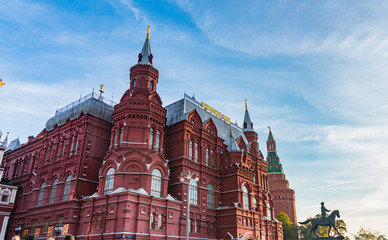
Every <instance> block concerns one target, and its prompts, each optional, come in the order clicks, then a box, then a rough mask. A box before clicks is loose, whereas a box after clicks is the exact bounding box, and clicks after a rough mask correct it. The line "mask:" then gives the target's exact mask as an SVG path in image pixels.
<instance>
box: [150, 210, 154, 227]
mask: <svg viewBox="0 0 388 240" xmlns="http://www.w3.org/2000/svg"><path fill="white" fill-rule="evenodd" d="M150 228H151V229H155V214H154V213H150Z"/></svg>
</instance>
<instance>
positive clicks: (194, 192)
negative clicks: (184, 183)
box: [189, 179, 198, 205]
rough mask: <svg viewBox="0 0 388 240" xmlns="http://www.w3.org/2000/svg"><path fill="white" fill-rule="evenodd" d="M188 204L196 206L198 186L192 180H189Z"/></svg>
mask: <svg viewBox="0 0 388 240" xmlns="http://www.w3.org/2000/svg"><path fill="white" fill-rule="evenodd" d="M189 189H190V204H193V205H197V204H198V184H197V182H196V181H195V180H194V179H190V188H189Z"/></svg>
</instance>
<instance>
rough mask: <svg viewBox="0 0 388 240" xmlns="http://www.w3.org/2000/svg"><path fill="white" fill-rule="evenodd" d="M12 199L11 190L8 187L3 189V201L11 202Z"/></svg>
mask: <svg viewBox="0 0 388 240" xmlns="http://www.w3.org/2000/svg"><path fill="white" fill-rule="evenodd" d="M10 199H11V190H9V189H8V188H6V189H3V190H2V191H1V202H3V203H9V200H10Z"/></svg>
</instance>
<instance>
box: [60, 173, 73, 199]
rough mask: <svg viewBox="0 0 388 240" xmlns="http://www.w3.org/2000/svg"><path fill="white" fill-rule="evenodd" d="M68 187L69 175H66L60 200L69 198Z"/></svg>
mask: <svg viewBox="0 0 388 240" xmlns="http://www.w3.org/2000/svg"><path fill="white" fill-rule="evenodd" d="M70 187H71V175H69V176H67V178H66V181H65V188H64V189H63V198H62V201H66V200H69V195H70Z"/></svg>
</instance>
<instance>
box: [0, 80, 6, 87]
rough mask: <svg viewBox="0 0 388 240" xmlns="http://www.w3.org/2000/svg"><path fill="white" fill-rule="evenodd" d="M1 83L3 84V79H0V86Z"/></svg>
mask: <svg viewBox="0 0 388 240" xmlns="http://www.w3.org/2000/svg"><path fill="white" fill-rule="evenodd" d="M3 85H5V83H4V82H3V79H0V87H2V86H3Z"/></svg>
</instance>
